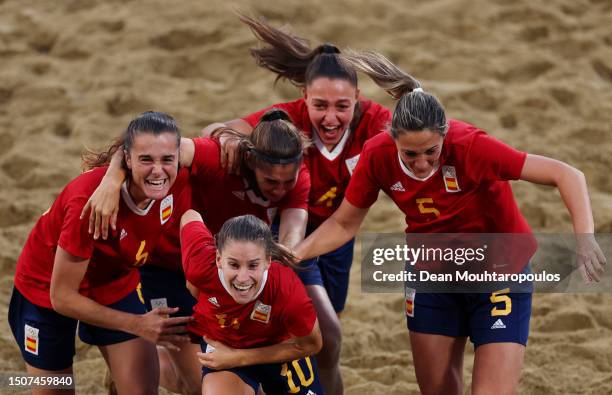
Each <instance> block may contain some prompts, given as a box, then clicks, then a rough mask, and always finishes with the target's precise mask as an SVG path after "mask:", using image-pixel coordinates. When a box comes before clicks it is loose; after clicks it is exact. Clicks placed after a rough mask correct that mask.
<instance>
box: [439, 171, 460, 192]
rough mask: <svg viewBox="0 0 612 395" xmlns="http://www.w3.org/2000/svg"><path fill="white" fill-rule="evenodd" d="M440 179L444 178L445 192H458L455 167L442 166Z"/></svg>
mask: <svg viewBox="0 0 612 395" xmlns="http://www.w3.org/2000/svg"><path fill="white" fill-rule="evenodd" d="M442 177H443V178H444V186H445V187H446V192H459V191H461V188H459V180H457V172H456V171H455V166H442Z"/></svg>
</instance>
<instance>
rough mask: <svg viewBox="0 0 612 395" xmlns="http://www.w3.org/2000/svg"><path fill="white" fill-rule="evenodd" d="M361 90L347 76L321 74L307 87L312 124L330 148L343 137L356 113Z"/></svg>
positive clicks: (306, 95)
mask: <svg viewBox="0 0 612 395" xmlns="http://www.w3.org/2000/svg"><path fill="white" fill-rule="evenodd" d="M358 98H359V89H357V87H356V86H353V85H352V84H351V83H350V82H349V81H347V80H344V79H339V78H335V79H329V78H327V77H319V78H315V79H314V80H312V82H311V83H310V84H309V85H307V86H306V88H305V89H304V100H305V101H306V107H307V108H308V115H309V117H310V123H311V124H312V126H313V127H314V130H315V133H317V136H319V138H320V139H321V141H322V142H323V145H325V147H326V148H327V149H328V150H332V149H333V148H334V147H335V146H336V144H338V142H339V141H340V140H341V139H342V136H343V134H344V131H345V130H346V129H347V128H348V127H349V125H350V124H351V121H352V120H353V115H354V113H355V104H356V103H357V100H358Z"/></svg>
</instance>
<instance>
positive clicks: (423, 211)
mask: <svg viewBox="0 0 612 395" xmlns="http://www.w3.org/2000/svg"><path fill="white" fill-rule="evenodd" d="M433 202H434V201H433V199H432V198H421V199H417V200H416V203H417V204H418V205H419V212H420V213H421V214H434V215H435V216H436V217H439V216H440V212H439V211H438V209H437V208H435V207H425V203H429V204H433Z"/></svg>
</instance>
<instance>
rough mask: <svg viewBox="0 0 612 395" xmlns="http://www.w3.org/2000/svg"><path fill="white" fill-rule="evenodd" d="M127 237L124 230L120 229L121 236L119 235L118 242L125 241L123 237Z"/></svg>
mask: <svg viewBox="0 0 612 395" xmlns="http://www.w3.org/2000/svg"><path fill="white" fill-rule="evenodd" d="M126 236H127V232H126V231H125V229H123V228H122V229H121V234H120V235H119V240H123V239H125V237H126Z"/></svg>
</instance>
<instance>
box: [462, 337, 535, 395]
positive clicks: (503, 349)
mask: <svg viewBox="0 0 612 395" xmlns="http://www.w3.org/2000/svg"><path fill="white" fill-rule="evenodd" d="M524 357H525V346H523V345H522V344H518V343H489V344H484V345H482V346H479V347H477V348H476V352H475V355H474V371H473V373H472V394H474V395H485V394H496V395H506V394H508V395H509V394H514V393H515V392H516V387H517V386H518V382H519V378H520V376H521V368H522V367H523V359H524Z"/></svg>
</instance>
